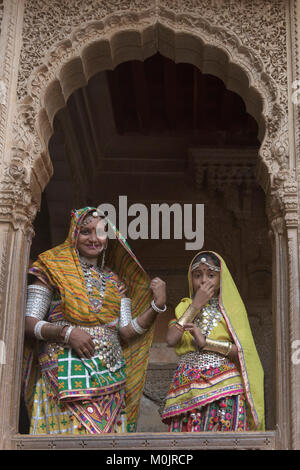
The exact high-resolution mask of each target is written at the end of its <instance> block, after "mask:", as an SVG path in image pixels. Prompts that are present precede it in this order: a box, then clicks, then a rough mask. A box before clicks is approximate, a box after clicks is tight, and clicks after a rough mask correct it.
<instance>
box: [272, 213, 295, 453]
mask: <svg viewBox="0 0 300 470" xmlns="http://www.w3.org/2000/svg"><path fill="white" fill-rule="evenodd" d="M271 228H272V230H271V231H270V238H271V241H272V248H273V249H272V255H273V266H272V275H273V289H272V290H273V302H272V304H273V307H272V310H273V319H274V334H275V378H274V380H275V384H276V386H275V394H276V400H275V403H276V426H277V437H278V440H279V448H282V449H287V448H289V442H290V400H289V389H288V383H289V382H288V380H289V364H288V362H287V361H286V358H287V357H288V350H289V335H288V329H289V328H288V298H287V257H286V255H287V253H286V244H285V236H284V221H283V218H282V217H280V216H278V217H274V218H273V219H272V221H271Z"/></svg>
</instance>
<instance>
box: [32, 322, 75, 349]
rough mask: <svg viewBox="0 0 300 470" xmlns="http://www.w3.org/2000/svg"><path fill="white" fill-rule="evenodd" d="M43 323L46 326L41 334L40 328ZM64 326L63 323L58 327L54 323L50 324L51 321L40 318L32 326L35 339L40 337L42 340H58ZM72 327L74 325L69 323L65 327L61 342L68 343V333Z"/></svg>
mask: <svg viewBox="0 0 300 470" xmlns="http://www.w3.org/2000/svg"><path fill="white" fill-rule="evenodd" d="M45 325H47V326H48V327H47V328H46V331H45V328H44V332H43V335H42V328H43V326H45ZM65 327H66V325H63V326H61V327H59V328H58V327H57V326H55V325H51V323H49V322H47V321H44V320H40V321H38V322H37V323H36V324H35V326H34V336H35V337H36V338H37V339H40V340H42V341H53V342H58V338H59V337H60V334H61V333H62V332H63V330H64V328H65ZM73 328H74V326H71V325H70V326H68V328H67V329H66V332H65V334H64V337H63V344H68V343H69V338H70V334H71V331H72V330H73ZM45 333H46V334H45Z"/></svg>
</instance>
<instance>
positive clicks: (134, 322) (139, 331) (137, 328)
mask: <svg viewBox="0 0 300 470" xmlns="http://www.w3.org/2000/svg"><path fill="white" fill-rule="evenodd" d="M130 324H131V326H132V328H133V329H134V331H135V332H136V333H137V334H138V335H143V334H144V333H146V331H147V329H145V328H142V327H141V326H140V325H139V324H138V322H137V319H136V318H134V319H133V320H132V321H131V322H130Z"/></svg>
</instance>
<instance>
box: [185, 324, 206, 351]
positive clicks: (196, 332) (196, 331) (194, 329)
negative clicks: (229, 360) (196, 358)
mask: <svg viewBox="0 0 300 470" xmlns="http://www.w3.org/2000/svg"><path fill="white" fill-rule="evenodd" d="M184 329H185V331H189V332H190V333H191V335H192V336H193V337H194V339H195V341H196V343H197V346H198V347H199V348H200V349H202V348H203V347H204V346H205V343H206V339H205V336H204V335H203V334H202V333H201V330H200V328H198V326H196V325H195V324H194V323H186V324H185V325H184Z"/></svg>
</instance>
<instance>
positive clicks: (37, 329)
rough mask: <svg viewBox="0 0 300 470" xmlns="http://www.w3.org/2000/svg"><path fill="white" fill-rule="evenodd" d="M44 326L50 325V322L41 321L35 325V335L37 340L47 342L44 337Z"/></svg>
mask: <svg viewBox="0 0 300 470" xmlns="http://www.w3.org/2000/svg"><path fill="white" fill-rule="evenodd" d="M44 325H48V322H47V321H44V320H40V321H38V322H37V323H36V324H35V326H34V330H33V333H34V336H35V337H36V338H37V339H41V340H45V338H44V337H43V336H42V328H43V326H44Z"/></svg>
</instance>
